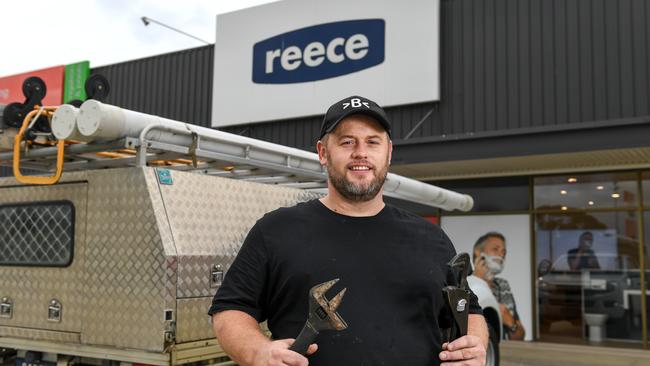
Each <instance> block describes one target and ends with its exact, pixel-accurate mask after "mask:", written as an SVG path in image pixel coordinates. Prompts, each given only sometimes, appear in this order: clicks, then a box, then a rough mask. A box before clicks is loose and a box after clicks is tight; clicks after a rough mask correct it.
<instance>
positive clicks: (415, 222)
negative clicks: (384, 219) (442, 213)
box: [386, 204, 443, 237]
mask: <svg viewBox="0 0 650 366" xmlns="http://www.w3.org/2000/svg"><path fill="white" fill-rule="evenodd" d="M386 206H387V207H388V209H389V210H390V213H391V216H392V217H393V219H394V223H395V224H396V225H400V226H401V227H404V228H408V229H409V231H411V232H413V233H415V232H419V233H430V234H433V235H435V236H437V237H440V236H442V233H443V231H442V228H440V226H439V225H436V224H434V223H433V222H431V221H429V220H427V219H425V218H424V217H422V216H418V215H416V214H414V213H412V212H410V211H407V210H404V209H402V208H399V207H396V206H393V205H390V204H386Z"/></svg>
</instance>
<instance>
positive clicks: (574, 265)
mask: <svg viewBox="0 0 650 366" xmlns="http://www.w3.org/2000/svg"><path fill="white" fill-rule="evenodd" d="M593 243H594V234H592V233H591V232H590V231H585V232H584V233H582V234H581V235H580V239H578V247H577V248H573V249H571V250H569V252H568V253H567V260H568V262H569V268H570V269H571V270H573V271H578V270H581V269H599V268H600V263H598V258H596V253H594V251H593V250H592V249H591V247H592V245H593Z"/></svg>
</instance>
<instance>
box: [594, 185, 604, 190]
mask: <svg viewBox="0 0 650 366" xmlns="http://www.w3.org/2000/svg"><path fill="white" fill-rule="evenodd" d="M596 189H597V190H599V191H602V190H603V189H605V187H604V186H598V187H596Z"/></svg>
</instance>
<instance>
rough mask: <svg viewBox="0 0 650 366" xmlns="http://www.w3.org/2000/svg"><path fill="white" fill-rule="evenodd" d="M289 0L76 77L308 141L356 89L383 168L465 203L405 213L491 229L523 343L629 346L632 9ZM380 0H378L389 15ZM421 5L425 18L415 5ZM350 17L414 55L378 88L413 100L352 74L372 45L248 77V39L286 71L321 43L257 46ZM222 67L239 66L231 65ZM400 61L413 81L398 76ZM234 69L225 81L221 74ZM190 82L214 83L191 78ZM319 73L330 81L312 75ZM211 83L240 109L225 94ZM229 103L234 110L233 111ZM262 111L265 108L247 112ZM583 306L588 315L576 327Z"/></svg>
mask: <svg viewBox="0 0 650 366" xmlns="http://www.w3.org/2000/svg"><path fill="white" fill-rule="evenodd" d="M298 3H299V2H298V1H292V0H288V1H282V2H279V3H273V4H269V5H264V6H260V7H256V8H253V9H250V10H249V9H247V10H243V11H240V12H236V13H233V14H226V15H225V16H220V17H219V18H218V20H217V24H218V26H217V28H218V29H217V31H218V37H217V44H216V45H215V48H214V52H212V51H213V49H212V46H207V47H202V48H197V49H195V50H188V51H183V52H179V53H175V54H169V55H161V56H157V57H154V58H150V59H144V60H136V61H132V62H128V63H124V64H116V65H109V66H105V67H100V68H96V69H94V70H93V72H97V73H102V74H104V75H106V76H107V77H108V78H109V80H111V81H112V82H113V84H114V85H112V87H113V91H114V92H113V93H112V95H111V96H109V98H108V100H107V101H108V102H109V103H113V104H117V105H120V106H123V107H126V108H130V109H135V110H139V111H143V112H146V113H158V114H162V115H163V116H165V117H170V118H175V119H179V120H186V121H189V122H192V123H197V124H201V125H204V126H214V127H215V128H219V129H221V130H225V131H228V132H232V133H237V134H241V135H245V136H249V137H253V138H258V139H262V140H268V141H272V142H276V143H281V144H284V145H288V146H293V147H298V148H302V149H305V150H310V151H314V149H315V142H316V141H315V137H316V134H317V131H318V130H319V128H320V121H321V118H322V116H321V114H320V113H322V111H324V110H325V109H326V107H327V106H328V105H329V104H330V103H331V102H332V101H334V100H338V99H340V98H341V97H343V96H347V95H352V94H362V95H364V96H367V97H369V98H374V99H376V100H377V101H378V102H380V103H382V104H384V105H386V110H387V112H388V115H389V117H390V118H391V121H392V123H393V137H394V139H393V143H394V147H395V152H394V158H393V165H392V171H394V172H395V173H398V174H402V175H406V176H410V177H413V178H416V179H419V180H423V181H427V182H431V183H432V184H436V185H439V186H442V187H445V188H450V189H453V190H456V191H460V192H465V193H468V194H471V195H472V196H473V197H474V199H475V207H474V209H473V210H472V211H471V212H469V213H458V212H456V213H450V212H438V211H436V210H433V209H430V208H426V207H418V206H413V207H410V208H411V209H412V210H414V211H416V212H418V213H419V214H421V215H423V216H428V217H430V218H433V220H434V221H438V222H439V223H440V224H441V225H442V227H443V228H445V230H446V231H447V232H448V234H449V235H450V237H452V239H454V241H455V244H456V246H457V248H458V250H471V248H472V245H473V244H474V241H475V240H476V238H478V237H479V236H480V235H481V234H484V233H485V232H487V231H499V232H501V233H502V234H504V236H505V237H506V242H507V246H508V255H507V260H506V263H507V264H506V267H505V270H504V272H503V273H502V276H504V277H506V278H507V279H508V280H509V281H510V282H511V285H512V288H513V294H514V296H515V298H516V302H517V305H518V312H519V314H520V316H521V318H522V323H523V324H524V326H525V328H526V340H531V341H544V342H557V343H563V344H565V343H569V344H588V345H592V346H603V345H605V346H614V347H632V348H639V349H644V348H645V349H647V346H648V342H647V339H648V321H647V314H648V306H647V303H646V297H645V296H641V294H642V293H646V294H647V283H646V282H647V280H646V277H647V276H646V275H645V274H646V271H647V270H646V268H647V267H648V266H647V263H648V262H647V260H646V258H647V256H648V254H647V250H646V248H647V245H646V241H647V240H648V239H646V238H647V237H648V235H650V231H648V230H650V216H649V215H648V214H647V213H646V210H647V209H648V207H650V205H649V204H648V201H650V198H648V199H646V198H644V197H649V194H650V193H649V192H645V190H647V188H648V187H650V186H648V185H647V184H648V180H649V179H650V148H649V147H648V146H649V144H648V138H647V136H650V93H648V91H649V90H650V67H649V66H648V65H650V62H649V61H650V59H649V57H650V28H649V27H647V24H648V23H649V20H650V5H648V4H646V3H645V2H644V1H634V0H619V1H616V0H612V1H609V0H607V1H605V0H600V1H599V0H594V1H592V0H585V1H571V0H555V1H543V0H516V1H514V0H513V1H508V0H481V1H473V0H443V1H440V2H437V1H418V2H414V5H413V6H412V8H402V9H401V10H400V11H401V12H403V14H407V16H406V17H404V15H403V14H402V18H401V19H399V20H398V21H397V22H396V23H395V22H392V21H391V17H390V16H384V15H382V13H381V8H382V5H381V2H380V3H378V4H379V5H378V6H374V7H373V8H372V9H373V10H372V11H369V12H367V13H366V14H365V15H364V13H363V11H361V10H359V9H363V8H364V5H367V4H365V3H364V2H363V1H361V2H358V3H357V5H356V7H355V8H354V9H353V10H352V11H351V10H349V9H347V8H346V6H347V5H346V3H345V2H338V1H336V2H331V3H328V9H327V11H322V13H323V14H326V15H324V18H319V17H318V15H315V14H318V13H320V12H321V10H323V9H322V5H321V7H319V5H318V4H316V3H312V2H309V1H307V2H305V1H301V2H300V4H298ZM373 4H374V3H373ZM390 6H392V5H386V6H385V7H386V9H387V10H390V11H393V12H394V11H395V9H392V8H390ZM432 7H434V8H435V9H438V11H439V12H438V14H434V15H432V14H430V9H431V8H432ZM346 9H347V10H346ZM391 9H392V10H391ZM427 9H429V10H427ZM422 12H425V13H427V14H428V15H427V16H426V17H424V18H425V19H428V20H426V21H427V22H429V23H427V24H428V25H427V26H428V27H429V31H430V32H431V34H434V36H435V37H434V38H436V39H437V40H438V45H437V46H435V45H434V46H433V47H437V52H433V53H431V52H430V53H426V52H424V53H420V54H418V52H420V51H421V49H422V48H427V47H432V45H431V42H430V41H427V40H430V39H431V38H427V37H424V36H420V37H419V35H420V34H421V33H417V32H422V29H419V30H415V31H414V30H413V29H412V28H409V27H407V26H405V25H404V24H405V23H404V21H403V19H407V20H408V19H409V17H408V15H409V14H415V13H422ZM283 14H284V15H283ZM413 16H414V15H413ZM264 18H272V19H274V20H273V22H272V26H270V29H269V30H268V31H266V30H265V28H264V27H262V26H260V24H261V23H259V21H258V20H259V19H264ZM287 18H291V20H290V21H289V20H287V21H286V22H283V21H284V20H286V19H287ZM359 19H385V22H384V24H383V26H384V27H385V28H384V32H385V33H384V34H385V38H384V41H385V42H387V43H386V44H388V42H389V40H393V39H395V38H394V37H396V36H393V35H391V33H390V32H392V31H393V30H394V29H393V28H394V27H402V28H404V29H405V30H403V31H402V34H401V36H402V37H406V38H403V39H404V40H402V41H401V42H402V43H404V44H407V45H408V47H410V48H413V49H417V51H413V52H414V54H415V55H419V56H421V57H425V62H422V60H419V61H418V62H417V63H414V65H413V66H412V70H408V71H409V72H408V73H407V72H406V71H405V70H406V69H405V68H408V65H407V66H404V65H398V67H397V68H394V69H390V68H389V69H387V70H386V71H385V72H384V73H385V74H391V75H397V76H398V77H399V76H402V79H404V80H405V81H406V82H405V84H396V85H391V87H392V89H397V90H399V89H404V88H408V86H409V85H413V87H414V88H415V89H417V90H419V91H423V93H421V94H419V96H418V97H421V96H422V95H424V96H425V97H426V96H427V93H429V94H431V95H429V98H430V99H431V100H428V101H427V100H425V99H422V98H419V99H418V98H415V99H411V100H410V102H409V99H408V98H406V99H400V98H403V97H404V95H400V94H399V93H396V95H392V96H390V95H386V93H385V92H384V91H383V89H382V87H381V83H380V86H376V85H375V84H370V85H371V86H372V88H370V89H368V88H367V86H368V84H364V81H363V79H358V78H361V77H363V76H364V74H370V75H371V76H373V75H375V76H376V74H377V72H378V71H377V70H380V71H381V69H379V68H381V67H384V66H387V67H388V66H390V65H386V63H387V61H388V60H390V59H391V58H392V57H400V56H399V55H397V56H395V55H394V54H393V53H391V52H393V51H395V50H392V51H391V49H390V48H389V47H388V46H386V48H385V49H384V58H385V61H384V62H383V63H379V64H377V65H374V66H369V67H367V68H366V69H362V70H357V71H352V72H351V73H350V74H343V75H338V76H334V77H331V78H326V79H323V80H315V81H306V82H289V83H284V84H283V83H275V84H274V83H257V84H256V83H255V82H254V80H253V79H254V78H255V76H254V75H253V74H254V71H252V70H253V69H254V65H255V61H254V60H253V58H254V54H255V46H256V45H258V44H259V43H261V44H262V45H267V44H271V46H269V47H270V48H269V49H268V50H267V52H270V53H268V55H271V56H273V57H275V58H273V57H271V61H270V62H271V64H265V63H263V64H259V62H258V63H257V65H258V66H259V65H263V66H266V67H267V68H266V69H265V70H268V71H270V70H277V68H280V67H285V70H284V71H283V72H284V73H285V74H284V76H282V77H287V75H288V74H289V73H290V70H289V71H287V70H286V66H288V68H291V67H293V66H295V65H298V61H297V60H298V59H299V58H298V56H297V52H298V51H300V52H301V53H300V55H301V56H302V58H301V59H300V62H301V63H300V65H299V66H300V67H305V65H304V64H303V63H304V62H305V60H306V59H305V54H304V53H305V50H306V49H307V46H308V45H309V44H311V43H313V42H316V41H317V42H319V43H321V44H322V45H323V50H325V49H326V48H327V45H328V43H330V42H331V40H330V39H326V38H322V37H321V38H318V39H315V40H314V39H309V40H307V41H303V42H304V44H299V45H298V46H297V47H296V48H295V49H293V51H294V53H293V54H287V55H285V60H284V61H285V64H284V65H283V64H282V54H283V53H282V49H281V50H280V53H278V54H274V53H273V52H276V51H277V50H276V49H274V48H273V47H272V42H271V43H268V42H267V41H269V40H274V39H276V38H277V36H279V35H288V36H287V37H289V38H288V39H289V40H295V39H296V37H294V36H295V32H296V31H299V30H304V29H306V28H310V27H315V26H321V25H323V24H332V23H337V22H346V21H350V20H359ZM418 19H421V18H418ZM435 19H438V20H437V23H436V22H435ZM423 21H424V20H423ZM407 23H408V22H407ZM219 24H221V27H222V28H219ZM283 24H284V25H283ZM396 24H397V25H396ZM229 26H230V27H232V28H229ZM249 28H250V29H253V31H250V32H249V31H246V32H244V33H245V34H244V35H243V36H242V37H243V38H241V39H240V38H238V37H239V35H240V33H241V32H239V31H238V30H239V29H249ZM412 32H415V33H412ZM325 33H327V32H325ZM355 34H356V33H355ZM351 35H353V34H348V35H347V36H342V37H343V38H346V37H347V38H349V37H350V36H351ZM220 37H221V39H220ZM292 37H293V38H292ZM323 37H324V36H323ZM408 37H410V38H409V40H408V42H407V41H406V39H407V38H408ZM281 38H282V37H280V39H281ZM297 38H298V39H300V37H297ZM334 38H335V37H334ZM334 38H332V39H334ZM347 38H346V39H347ZM369 39H370V38H369ZM308 41H309V42H308ZM220 42H222V43H220ZM265 42H266V43H265ZM269 42H270V41H269ZM287 42H289V41H287ZM296 42H298V41H296ZM310 42H311V43H310ZM405 42H406V43H405ZM223 44H226V45H227V47H226V48H225V49H226V50H224V49H223V47H222V46H223ZM360 44H361V46H364V45H365V44H364V43H363V42H362V43H360ZM288 46H289V45H288ZM314 47H315V48H314V49H313V50H312V51H309V52H311V53H309V55H310V57H312V59H310V60H307V62H312V61H314V60H315V61H318V58H317V56H318V55H319V53H318V52H319V49H320V46H318V45H317V46H314ZM342 47H343V48H340V49H339V50H340V51H341V52H343V51H344V46H342ZM288 48H289V47H287V49H288ZM360 49H361V48H360ZM247 50H248V51H247ZM357 51H358V50H357ZM237 52H240V53H239V54H238V53H237ZM247 52H248V53H247ZM323 52H325V51H323ZM395 52H398V53H399V49H398V50H397V51H395ZM276 53H277V52H276ZM262 54H263V55H266V54H265V53H262ZM314 55H315V56H314ZM432 55H434V56H435V57H434V56H432ZM322 59H323V61H322V62H323V63H326V62H327V59H326V57H325V56H323V57H322ZM265 61H268V59H265ZM210 63H212V65H210ZM233 64H243V65H244V66H243V67H240V68H238V69H236V70H239V71H232V70H231V69H230V67H231V66H232V65H233ZM292 65H293V66H292ZM423 65H424V66H423ZM427 65H428V66H427ZM423 68H425V69H426V68H431V69H435V70H438V71H439V72H438V75H437V76H434V77H433V78H432V76H431V74H432V73H431V72H430V71H431V70H428V69H426V70H424V69H423ZM233 70H234V69H233ZM373 70H374V71H373ZM413 70H415V71H419V72H420V74H421V75H423V76H422V78H418V77H417V74H416V76H412V75H413V73H412V71H413ZM307 71H310V72H311V71H313V70H307ZM237 73H241V77H240V81H237V80H233V78H234V79H236V77H235V76H234V75H236V74H237ZM373 73H375V74H373ZM380 74H381V72H380ZM433 74H435V73H433ZM224 75H226V76H227V78H225V79H224ZM258 76H259V75H258ZM303 77H304V75H303ZM206 78H212V79H213V80H214V83H213V84H212V85H206V83H205V81H206ZM381 80H382V81H381V82H382V83H383V82H385V83H390V82H391V81H390V80H386V79H381ZM404 80H402V81H404ZM294 81H295V80H294ZM239 82H241V83H248V84H247V85H245V86H243V87H242V90H244V91H246V90H247V91H248V92H247V93H249V94H248V95H249V96H250V97H248V98H246V97H245V96H246V95H244V96H242V95H241V93H242V90H238V88H239V87H240V85H239V84H238V83H239ZM334 82H336V83H338V82H340V84H336V87H335V88H330V87H329V86H328V85H326V84H328V83H334ZM194 85H196V87H193V86H194ZM161 86H164V88H162V89H161ZM362 86H363V87H362ZM427 87H428V88H429V89H430V90H428V91H427ZM207 88H210V89H209V90H208V91H207V92H206V90H207ZM321 88H322V89H321ZM373 88H374V89H377V88H379V89H380V90H381V92H377V93H373ZM138 90H142V92H139V91H138ZM323 90H327V92H323ZM145 91H148V92H145ZM229 92H233V95H235V96H237V98H235V99H241V100H244V105H243V106H242V105H239V104H236V101H232V100H229V99H227V97H228V93H229ZM133 93H137V94H138V95H137V97H135V96H133V95H132V94H133ZM258 93H262V94H258ZM264 93H270V94H264ZM296 93H298V94H296ZM301 93H302V94H304V95H305V96H304V97H301V96H300V94H301ZM327 93H331V94H329V95H328V94H327ZM254 95H257V97H255V98H253V97H252V96H254ZM296 101H299V102H296ZM269 102H270V103H271V106H269ZM233 103H234V104H233ZM237 103H238V102H237ZM156 105H157V106H158V107H156ZM160 106H162V109H161V108H159V107H160ZM296 106H298V107H296ZM242 108H245V109H247V111H246V113H243V112H242V113H237V111H241V110H242ZM271 109H273V110H272V111H271ZM161 110H163V112H160V111H161ZM248 110H250V111H248ZM319 111H321V112H319ZM271 112H272V113H271ZM265 115H269V116H270V115H273V116H274V117H273V118H268V119H266V120H264V116H265ZM260 116H261V117H260ZM228 121H230V122H231V123H229V122H228ZM469 228H471V230H470V229H469ZM585 233H588V234H585ZM646 233H647V234H646ZM583 234H584V235H585V236H584V237H583V239H585V238H588V237H589V236H591V239H590V250H591V251H592V252H593V255H594V256H595V258H596V261H597V263H598V264H597V266H596V265H593V264H592V265H591V267H589V266H586V268H571V267H569V257H571V254H570V251H571V250H573V249H575V248H577V247H578V246H579V245H580V241H581V236H583ZM587 241H589V240H583V242H587ZM583 267H585V266H583ZM587 318H588V319H589V321H590V324H599V325H598V326H597V327H596V328H593V327H591V326H590V325H589V324H587V321H586V319H587ZM596 333H599V334H600V338H598V337H596V336H595V334H596ZM598 339H600V340H598Z"/></svg>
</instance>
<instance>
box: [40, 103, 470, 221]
mask: <svg viewBox="0 0 650 366" xmlns="http://www.w3.org/2000/svg"><path fill="white" fill-rule="evenodd" d="M72 112H74V110H72ZM72 112H69V111H66V112H62V113H61V118H59V119H57V120H56V121H53V126H52V128H53V129H54V128H55V126H54V124H55V123H57V124H58V123H62V124H66V126H67V125H69V124H70V123H73V121H74V120H76V125H77V129H78V131H79V132H80V134H81V135H83V137H84V138H85V139H86V140H91V141H101V140H113V139H118V138H123V137H134V138H139V137H140V135H141V133H142V131H143V130H145V128H147V126H152V125H156V126H161V127H162V128H153V129H152V130H151V131H147V132H146V136H145V138H146V139H147V140H152V141H159V142H163V143H169V144H176V145H182V146H190V144H191V143H192V134H193V133H194V134H196V135H197V136H199V137H200V140H201V141H200V146H199V147H200V149H201V150H202V151H209V152H211V153H216V154H224V155H228V156H235V157H237V158H238V159H239V160H242V159H246V161H250V163H251V165H255V163H256V162H259V163H261V165H264V164H269V165H275V166H284V167H287V168H290V169H300V170H301V171H302V172H301V173H302V174H305V173H308V175H310V176H311V177H312V178H317V179H321V178H322V179H327V173H326V171H325V169H324V168H323V167H322V166H321V164H320V161H319V160H318V155H317V154H315V153H311V152H307V151H304V150H299V149H295V148H291V147H287V146H283V145H278V144H273V143H270V142H266V141H260V140H255V139H252V138H249V137H244V136H239V135H235V134H231V133H227V132H223V131H218V130H213V129H210V128H205V127H200V126H196V125H191V124H187V123H184V122H179V121H174V120H171V119H167V118H162V117H158V116H154V115H149V114H145V113H140V112H134V111H130V110H127V109H123V108H120V107H116V106H112V105H108V104H103V103H101V102H98V101H96V100H88V101H86V102H84V104H83V105H82V106H81V108H80V109H79V111H78V115H77V116H74V113H72ZM55 117H56V114H55ZM73 117H74V120H73ZM64 119H65V120H64ZM68 130H69V128H68ZM173 131H178V132H173ZM57 137H58V136H57ZM384 193H385V194H386V195H388V196H391V197H395V198H399V199H405V200H408V201H412V202H417V203H420V204H424V205H429V206H434V207H440V208H443V209H445V210H449V211H452V210H461V211H468V210H470V209H471V208H472V206H473V204H474V201H473V200H472V198H471V197H470V196H468V195H466V194H460V193H457V192H453V191H449V190H446V189H443V188H440V187H436V186H434V185H430V184H426V183H423V182H420V181H417V180H414V179H410V178H406V177H403V176H400V175H396V174H392V173H389V174H388V177H387V179H386V183H385V185H384Z"/></svg>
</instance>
